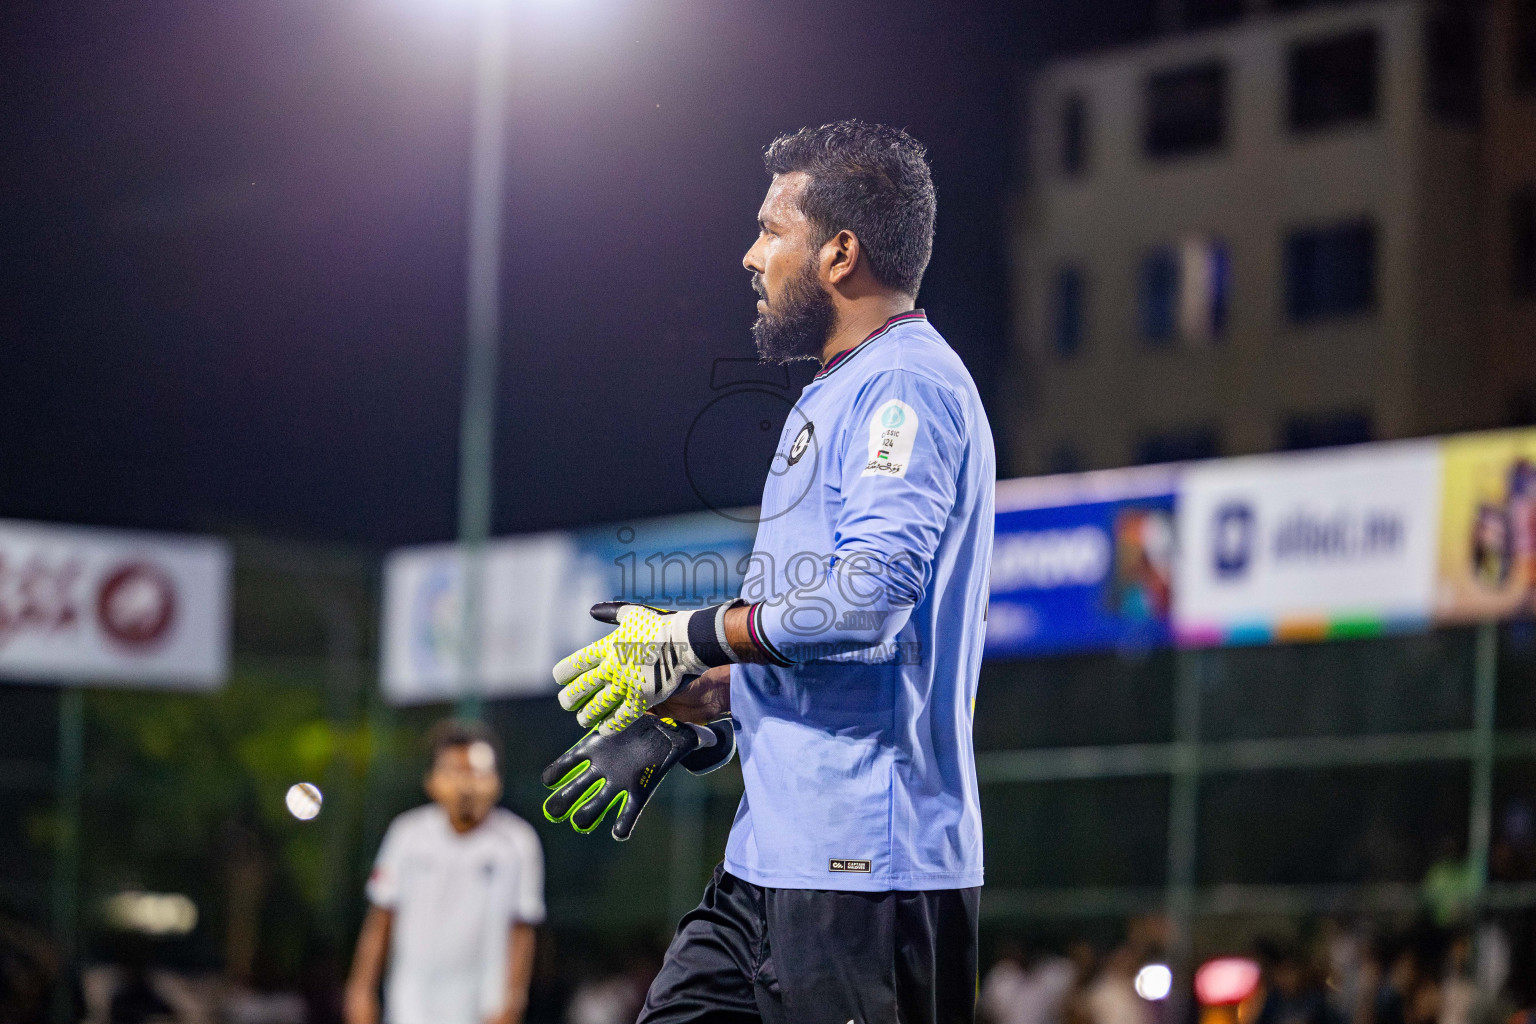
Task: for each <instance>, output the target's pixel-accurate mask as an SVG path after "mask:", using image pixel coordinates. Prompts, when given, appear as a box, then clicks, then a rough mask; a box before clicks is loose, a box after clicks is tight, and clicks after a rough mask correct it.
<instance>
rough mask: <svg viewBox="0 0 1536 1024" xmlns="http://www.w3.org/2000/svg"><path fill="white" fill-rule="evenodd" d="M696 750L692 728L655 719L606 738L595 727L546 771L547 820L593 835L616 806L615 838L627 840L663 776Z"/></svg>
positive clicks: (645, 717) (644, 719)
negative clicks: (561, 822) (569, 824)
mask: <svg viewBox="0 0 1536 1024" xmlns="http://www.w3.org/2000/svg"><path fill="white" fill-rule="evenodd" d="M698 745H699V736H698V734H697V733H696V732H694V731H693V729H692V728H689V727H687V726H681V727H680V726H678V725H676V724H675V723H673V722H672V721H671V720H670V719H661V718H657V717H656V716H655V715H641V716H640V719H639V721H637V722H635V723H634V724H633V725H631V726H629V727H628V728H626V729H624V730H623V731H622V732H616V733H611V734H609V735H607V736H604V735H602V734H601V733H599V732H598V731H597V729H595V728H594V729H593V730H592V731H591V732H589V733H587V734H586V736H584V737H582V739H581V740H580V741H579V742H578V743H577V744H576V745H575V746H574V747H572V748H571V749H570V750H567V751H566V752H565V753H563V754H561V755H560V756H559V757H558V758H556V759H555V762H554V764H551V765H550V766H549V767H548V768H545V769H544V774H543V776H542V781H543V783H544V785H545V786H548V787H549V788H550V789H553V790H554V791H555V792H554V793H552V794H551V795H550V796H549V798H548V799H546V800H545V801H544V817H546V818H548V819H549V820H550V821H564V820H566V819H567V818H569V819H570V820H571V827H572V828H574V829H575V830H576V831H577V832H591V831H592V830H593V829H595V828H597V826H598V825H599V824H600V823H601V822H602V820H603V818H605V817H607V815H608V812H609V811H610V810H613V809H614V808H615V807H617V808H618V812H619V815H618V819H617V820H616V821H615V822H614V824H613V838H615V839H618V840H620V841H622V840H625V839H628V838H629V836H630V833H632V832H633V831H634V830H635V822H637V821H639V820H640V812H641V811H643V810H645V804H646V801H648V800H649V799H650V798H651V794H652V793H653V792H655V790H656V787H657V786H659V785H661V779H662V777H663V776H664V775H666V774H667V771H668V769H670V768H671V767H672V766H673V765H675V764H677V762H678V761H680V760H682V759H683V758H684V757H686V756H687V755H688V754H691V753H692V752H693V751H694V750H695V749H696V748H697V747H698Z"/></svg>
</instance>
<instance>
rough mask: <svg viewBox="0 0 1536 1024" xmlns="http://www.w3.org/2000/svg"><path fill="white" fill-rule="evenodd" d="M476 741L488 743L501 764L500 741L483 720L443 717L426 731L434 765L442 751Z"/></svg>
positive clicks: (471, 744) (466, 745) (469, 744)
mask: <svg viewBox="0 0 1536 1024" xmlns="http://www.w3.org/2000/svg"><path fill="white" fill-rule="evenodd" d="M476 743H485V744H487V745H489V746H490V748H491V750H492V751H494V752H495V754H496V764H497V765H500V764H501V741H500V740H498V739H497V738H496V734H495V733H494V732H492V731H491V727H490V726H488V725H486V724H485V723H484V722H477V721H474V720H473V719H468V718H445V719H443V720H442V721H441V722H438V723H437V724H436V725H434V726H433V727H432V729H431V731H429V732H428V733H427V749H428V750H429V751H431V754H432V763H433V764H434V765H435V764H437V759H438V757H439V756H440V755H441V754H442V753H443V751H445V750H453V749H454V748H456V747H469V746H473V745H474V744H476Z"/></svg>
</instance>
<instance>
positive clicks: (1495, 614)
mask: <svg viewBox="0 0 1536 1024" xmlns="http://www.w3.org/2000/svg"><path fill="white" fill-rule="evenodd" d="M1441 451H1442V456H1443V459H1444V470H1443V480H1442V491H1441V494H1442V497H1441V513H1440V552H1439V562H1438V582H1437V593H1436V604H1435V615H1436V618H1438V619H1439V620H1441V621H1443V622H1469V621H1475V620H1482V619H1501V618H1508V617H1511V616H1516V615H1531V614H1533V613H1536V430H1505V431H1498V432H1495V433H1488V434H1467V435H1464V436H1461V437H1451V438H1447V439H1446V440H1445V441H1444V442H1443V443H1442V447H1441Z"/></svg>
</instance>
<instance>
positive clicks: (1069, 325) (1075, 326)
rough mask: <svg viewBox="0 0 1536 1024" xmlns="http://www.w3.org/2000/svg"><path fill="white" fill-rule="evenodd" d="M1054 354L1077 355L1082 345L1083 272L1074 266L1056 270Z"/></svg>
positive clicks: (1067, 356) (1066, 356) (1064, 356)
mask: <svg viewBox="0 0 1536 1024" xmlns="http://www.w3.org/2000/svg"><path fill="white" fill-rule="evenodd" d="M1055 305H1056V310H1055V316H1056V322H1055V324H1054V327H1055V332H1054V333H1055V339H1056V354H1057V355H1059V356H1061V357H1063V358H1067V359H1069V358H1071V357H1072V356H1075V355H1077V352H1078V349H1080V348H1082V347H1083V273H1082V271H1080V270H1078V269H1077V268H1076V267H1063V268H1062V269H1060V270H1058V271H1057V272H1056V303H1055Z"/></svg>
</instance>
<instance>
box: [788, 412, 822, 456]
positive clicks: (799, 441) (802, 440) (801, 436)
mask: <svg viewBox="0 0 1536 1024" xmlns="http://www.w3.org/2000/svg"><path fill="white" fill-rule="evenodd" d="M815 433H816V424H814V423H810V422H807V423H806V424H805V426H803V427H801V428H800V433H798V434H796V435H795V443H794V444H792V445H790V446H789V464H790V465H791V466H793V465H794V464H795V463H797V462H799V461H800V457H801V456H802V455H804V454H805V451H806V449H807V448H809V447H810V446H811V438H812V436H814V435H815Z"/></svg>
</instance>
